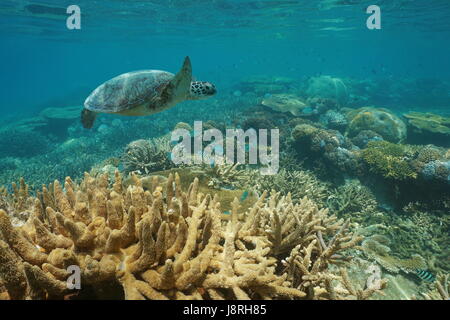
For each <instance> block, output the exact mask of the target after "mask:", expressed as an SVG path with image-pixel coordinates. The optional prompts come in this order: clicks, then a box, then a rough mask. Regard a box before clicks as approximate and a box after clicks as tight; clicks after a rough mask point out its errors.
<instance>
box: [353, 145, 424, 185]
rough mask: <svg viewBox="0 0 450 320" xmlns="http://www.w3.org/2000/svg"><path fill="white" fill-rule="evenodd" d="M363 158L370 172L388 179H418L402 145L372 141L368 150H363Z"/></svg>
mask: <svg viewBox="0 0 450 320" xmlns="http://www.w3.org/2000/svg"><path fill="white" fill-rule="evenodd" d="M361 157H362V159H363V160H364V161H365V162H366V163H367V165H368V166H369V170H370V171H372V172H375V173H378V174H381V175H382V176H383V177H385V178H387V179H393V180H407V179H416V178H417V172H415V171H414V169H413V167H412V166H411V165H410V163H409V162H408V159H407V150H406V149H405V147H404V146H402V145H398V144H394V143H390V142H387V141H371V142H369V143H368V145H367V148H366V149H364V150H362V152H361Z"/></svg>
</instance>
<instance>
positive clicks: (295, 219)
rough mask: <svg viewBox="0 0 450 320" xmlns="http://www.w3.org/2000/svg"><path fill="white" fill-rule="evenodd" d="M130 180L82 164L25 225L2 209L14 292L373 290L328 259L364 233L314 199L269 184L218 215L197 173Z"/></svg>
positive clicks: (141, 294)
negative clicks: (185, 184)
mask: <svg viewBox="0 0 450 320" xmlns="http://www.w3.org/2000/svg"><path fill="white" fill-rule="evenodd" d="M133 179H134V182H135V184H134V185H130V186H129V187H128V188H127V189H125V188H123V185H122V177H121V175H120V174H119V173H118V172H116V175H115V182H113V183H112V186H109V185H110V184H109V182H108V179H107V176H106V175H103V176H101V177H98V178H93V177H91V176H89V175H88V174H85V178H84V180H83V181H82V182H81V183H80V184H76V183H74V182H73V181H72V180H71V179H70V178H67V179H66V181H65V183H64V190H63V186H62V185H61V184H60V183H59V182H58V181H55V182H54V184H53V185H52V189H48V188H47V187H45V186H44V187H43V189H42V192H41V193H40V196H39V197H38V198H32V200H33V209H32V210H33V214H32V216H31V217H30V219H29V220H28V222H27V223H26V224H25V225H24V226H22V227H14V226H12V225H11V221H10V218H9V215H8V214H7V213H6V212H5V211H3V210H0V239H1V240H0V251H1V253H0V278H1V279H2V285H3V287H4V288H5V289H6V291H7V293H8V296H9V298H10V299H25V298H26V299H62V298H64V297H66V298H68V297H72V298H73V297H74V296H75V297H76V296H78V297H79V298H83V297H84V298H86V296H83V295H84V294H88V295H94V296H95V297H97V298H105V297H108V298H112V297H115V298H125V299H133V300H134V299H261V298H265V299H268V298H300V299H305V298H311V299H347V298H361V299H365V298H368V297H369V296H370V294H372V293H374V292H375V291H376V290H371V289H370V290H369V291H366V290H358V289H355V288H353V286H352V285H351V284H350V283H349V280H348V277H347V276H346V273H345V271H342V272H341V275H337V274H336V275H335V274H332V273H331V272H330V271H329V270H328V266H329V264H330V263H333V262H339V261H341V262H342V263H343V262H344V260H345V259H344V260H342V252H344V251H345V250H348V249H350V248H352V247H355V245H357V243H358V242H359V241H360V240H361V238H360V237H359V236H355V235H352V234H351V232H350V231H349V230H348V221H347V222H345V223H343V222H342V221H339V220H337V218H336V217H335V216H332V215H328V213H327V210H326V209H321V210H319V209H318V208H317V207H316V206H315V204H314V203H313V202H311V201H310V200H307V199H306V198H305V199H303V200H302V201H300V203H299V204H293V203H292V200H291V199H290V195H288V196H286V197H280V195H279V194H277V193H272V194H271V195H270V197H267V193H264V194H263V195H262V196H261V198H260V199H259V200H258V202H257V203H256V204H255V205H254V206H253V207H252V208H251V209H250V210H248V211H246V212H245V213H244V214H243V215H240V216H239V215H238V208H239V205H240V204H239V201H238V200H237V199H235V200H234V202H233V205H232V206H233V209H232V212H231V214H230V215H231V216H230V219H229V220H227V221H221V219H220V203H219V199H218V198H217V196H216V197H214V198H212V197H211V196H209V195H204V194H202V193H199V192H198V190H199V185H198V180H194V182H193V183H192V184H191V185H190V187H189V189H188V191H187V192H183V191H182V190H181V189H180V181H179V180H180V177H179V176H178V175H175V176H173V175H170V176H169V178H168V181H167V183H166V190H165V192H163V188H162V187H161V186H160V185H159V184H158V183H157V179H156V180H154V182H155V183H154V184H153V185H152V190H148V191H144V189H143V188H142V185H141V184H140V180H139V179H137V177H136V176H134V178H133ZM164 199H166V200H164ZM280 257H285V258H286V260H283V261H285V262H284V264H285V266H286V267H285V268H279V266H278V263H279V260H278V259H279V258H280ZM281 264H282V263H281ZM70 266H72V267H73V266H78V267H79V268H80V270H81V290H75V292H73V291H71V289H70V288H69V287H68V286H67V284H66V281H67V279H68V277H69V276H70V275H71V273H70V272H69V271H68V270H70V268H69V267H70ZM68 268H69V269H68ZM333 280H339V281H342V283H343V284H344V286H345V287H346V288H347V290H345V291H342V290H336V289H335V286H334V285H333V283H332V282H333ZM91 298H92V296H91Z"/></svg>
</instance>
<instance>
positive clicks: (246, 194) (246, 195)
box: [241, 190, 248, 201]
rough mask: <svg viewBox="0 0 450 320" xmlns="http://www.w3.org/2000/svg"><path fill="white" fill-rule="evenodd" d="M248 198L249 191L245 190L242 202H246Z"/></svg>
mask: <svg viewBox="0 0 450 320" xmlns="http://www.w3.org/2000/svg"><path fill="white" fill-rule="evenodd" d="M247 197H248V191H247V190H245V191H244V192H242V196H241V201H245V199H247Z"/></svg>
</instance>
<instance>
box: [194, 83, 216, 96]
mask: <svg viewBox="0 0 450 320" xmlns="http://www.w3.org/2000/svg"><path fill="white" fill-rule="evenodd" d="M216 92H217V90H216V86H215V85H213V84H212V83H211V82H206V81H192V82H191V88H190V90H189V99H190V100H201V99H207V98H209V97H211V96H213V95H215V94H216Z"/></svg>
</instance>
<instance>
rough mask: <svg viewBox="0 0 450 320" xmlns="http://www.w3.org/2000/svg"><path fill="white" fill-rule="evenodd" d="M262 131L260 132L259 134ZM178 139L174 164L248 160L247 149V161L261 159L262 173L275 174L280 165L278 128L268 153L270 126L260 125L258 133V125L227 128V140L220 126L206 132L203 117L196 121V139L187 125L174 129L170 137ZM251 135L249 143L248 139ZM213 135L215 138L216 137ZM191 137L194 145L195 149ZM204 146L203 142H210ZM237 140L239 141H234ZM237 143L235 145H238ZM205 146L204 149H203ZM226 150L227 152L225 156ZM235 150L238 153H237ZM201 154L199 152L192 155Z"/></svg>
mask: <svg viewBox="0 0 450 320" xmlns="http://www.w3.org/2000/svg"><path fill="white" fill-rule="evenodd" d="M258 134H259V136H258ZM180 137H181V138H182V141H181V142H179V143H178V144H177V145H176V146H175V147H174V148H173V151H172V154H171V159H172V161H173V162H174V163H175V164H177V165H178V164H187V165H189V164H192V163H194V164H202V163H204V164H211V161H213V163H214V164H217V165H221V164H223V163H224V162H225V163H227V164H230V163H231V164H233V163H239V164H245V163H246V153H247V152H248V163H249V164H253V165H256V164H258V160H259V163H260V164H261V165H263V166H269V167H268V168H267V167H262V168H260V170H261V174H263V175H274V174H276V173H277V172H278V168H279V161H280V159H279V130H278V129H271V130H270V138H271V140H270V142H271V144H270V155H269V154H268V151H269V146H268V145H267V142H268V141H267V140H268V139H267V129H259V130H258V133H257V132H256V130H255V129H248V130H247V131H245V132H244V130H242V129H227V130H226V137H225V141H224V138H223V134H222V132H221V131H220V130H218V129H215V128H212V129H208V130H206V131H205V132H203V123H202V122H201V121H195V122H194V132H193V139H192V137H191V133H190V132H189V131H188V130H186V129H182V128H180V129H176V130H174V131H173V132H172V135H171V141H172V142H176V141H179V138H180ZM246 138H248V143H246ZM258 138H259V139H258ZM213 139H214V140H213ZM192 140H193V144H194V148H193V150H192ZM211 140H213V142H211V143H210V144H208V145H207V146H206V147H205V148H204V150H203V142H209V141H211ZM235 141H236V144H235ZM235 145H236V148H235ZM202 150H203V151H202ZM224 150H226V156H225V160H224V157H223V156H224V154H223V153H224ZM235 150H236V153H235ZM192 154H194V155H199V156H197V157H196V156H194V157H193V156H192Z"/></svg>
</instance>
